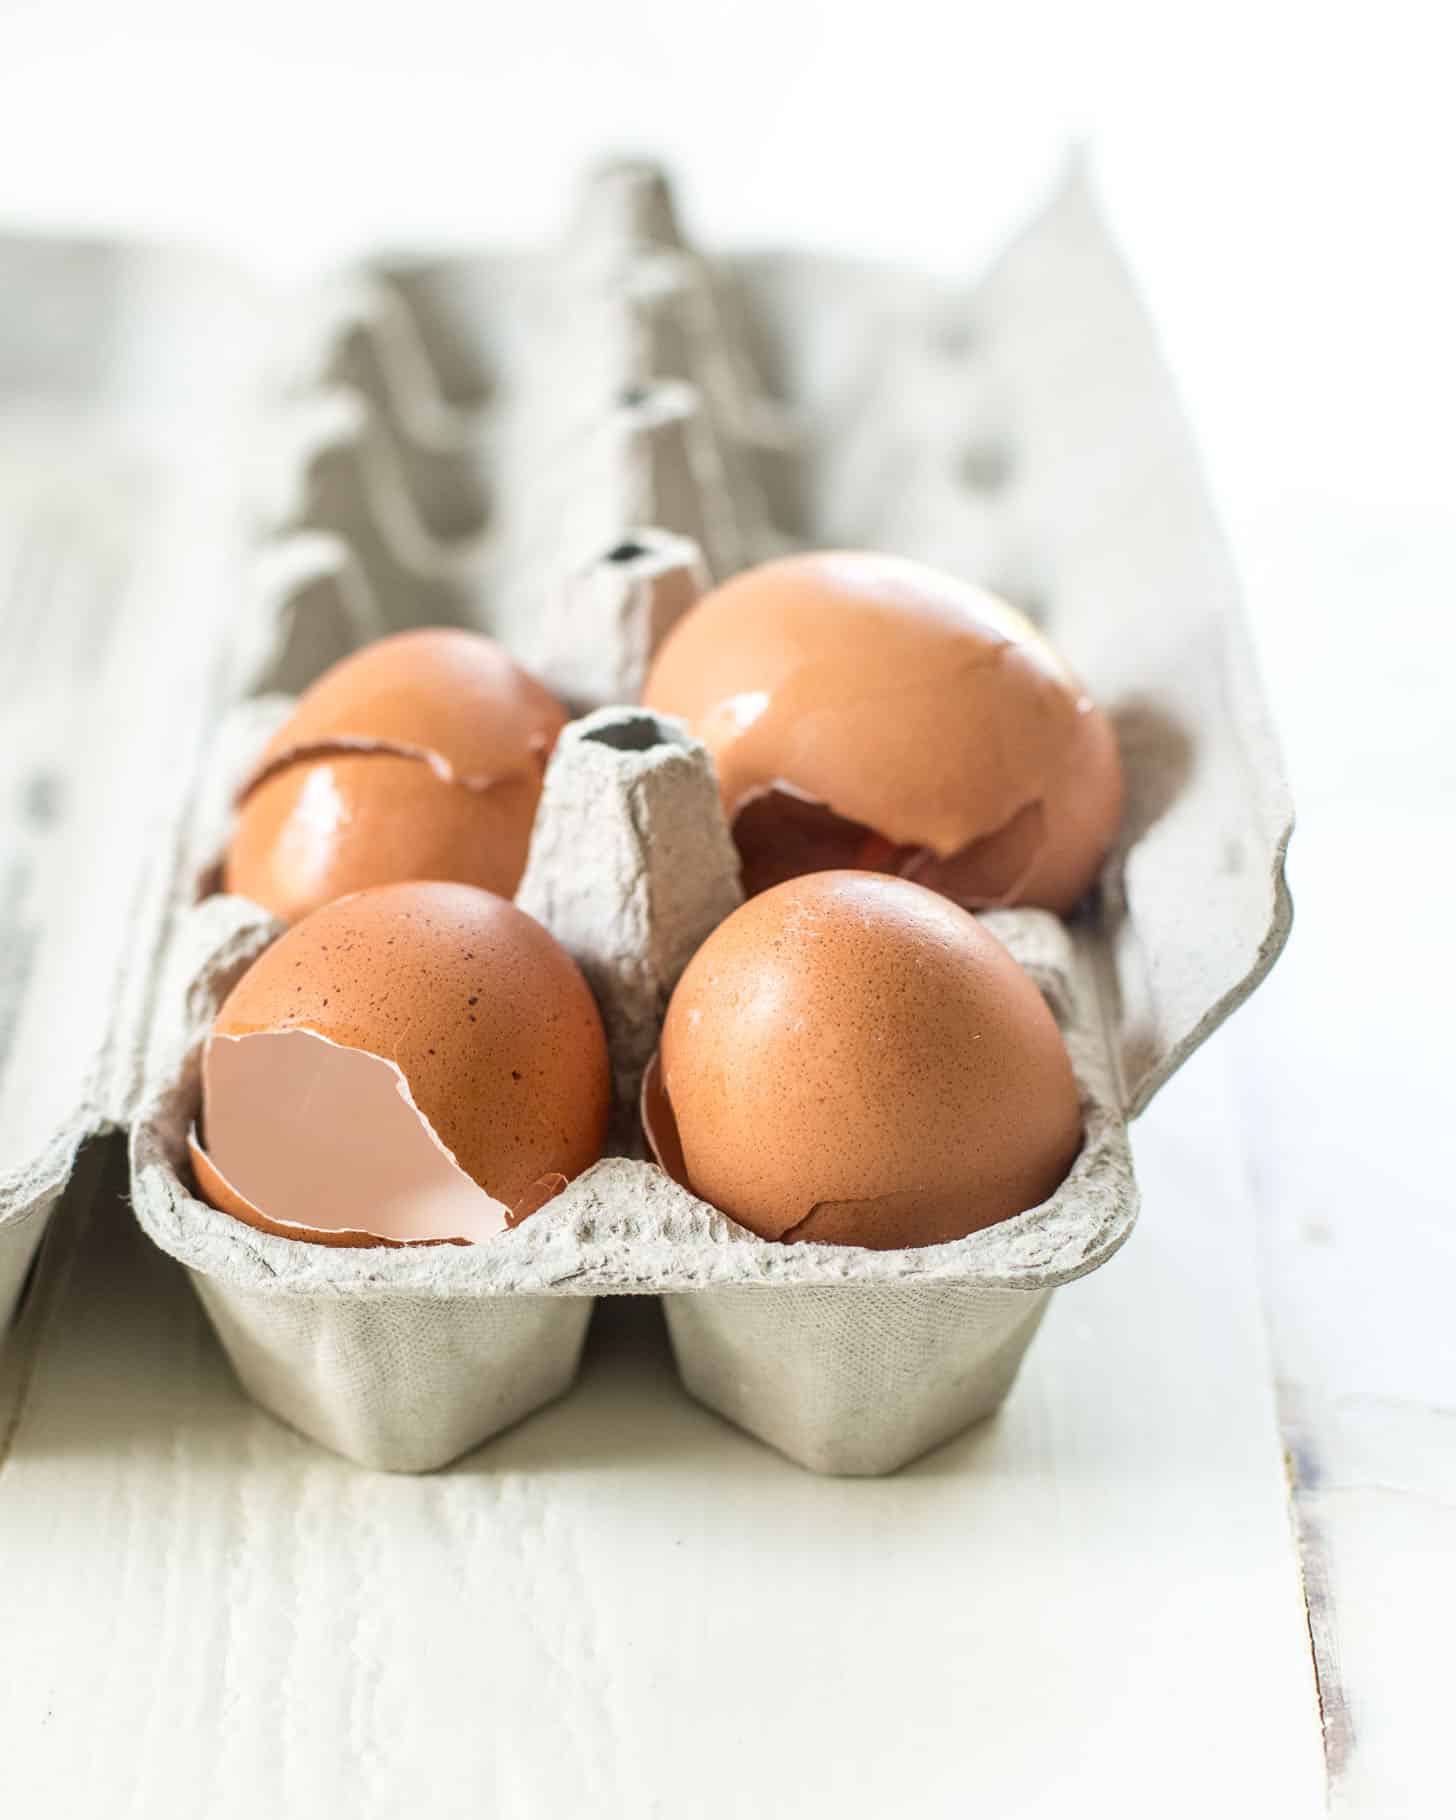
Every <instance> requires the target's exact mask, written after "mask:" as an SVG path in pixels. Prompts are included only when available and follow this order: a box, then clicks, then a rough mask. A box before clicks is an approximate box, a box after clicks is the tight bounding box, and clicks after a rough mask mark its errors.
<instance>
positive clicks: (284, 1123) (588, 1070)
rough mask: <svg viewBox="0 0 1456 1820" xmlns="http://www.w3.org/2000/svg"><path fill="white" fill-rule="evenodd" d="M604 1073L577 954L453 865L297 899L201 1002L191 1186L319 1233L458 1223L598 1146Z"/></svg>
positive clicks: (508, 1209) (362, 1241)
mask: <svg viewBox="0 0 1456 1820" xmlns="http://www.w3.org/2000/svg"><path fill="white" fill-rule="evenodd" d="M609 1098H610V1076H609V1069H608V1061H607V1048H606V1038H605V1035H604V1033H603V1030H602V1023H601V1018H600V1015H599V1014H598V1011H597V1008H596V1004H595V1001H594V1000H593V998H592V996H591V992H590V990H589V989H588V987H587V984H586V981H585V980H584V979H583V978H582V975H581V973H580V971H579V970H578V968H577V966H576V964H575V962H574V961H573V960H572V959H571V957H570V956H569V955H568V954H567V953H566V951H565V950H564V949H563V948H562V947H561V946H560V945H559V944H558V943H557V942H556V940H555V939H554V938H553V937H552V936H551V935H550V934H548V933H547V931H546V930H545V929H543V928H542V927H541V925H540V924H539V923H537V922H535V921H533V919H532V918H530V917H529V916H527V915H526V914H525V913H524V912H523V911H521V910H518V909H516V907H515V906H514V905H513V904H510V903H507V902H506V901H505V900H504V899H502V898H499V897H495V896H493V895H491V894H490V893H488V892H484V891H479V890H476V889H474V888H472V887H470V886H466V885H453V884H443V883H408V884H400V885H383V886H377V887H375V888H373V889H371V890H367V891H361V892H358V893H356V894H354V895H353V896H350V897H345V898H340V899H337V900H336V901H335V902H333V903H331V904H329V905H327V906H325V907H324V908H323V909H321V910H318V911H315V912H314V913H313V915H311V916H309V917H307V918H305V919H304V920H303V921H302V922H301V923H298V924H297V925H295V926H294V927H293V928H292V929H290V930H289V931H288V932H287V933H286V934H285V935H284V936H282V937H281V939H280V940H279V941H278V942H276V943H275V944H274V945H273V946H272V947H271V948H269V949H268V950H267V951H266V952H265V953H264V954H263V955H262V956H261V957H260V958H259V959H258V960H257V961H256V962H255V963H254V965H253V966H252V967H251V968H250V969H249V970H248V972H247V973H246V974H245V975H244V976H243V978H242V979H241V980H240V981H239V982H238V984H237V986H235V987H234V989H233V991H232V992H231V993H230V994H229V996H228V998H227V999H226V1000H225V1001H224V1003H223V1005H222V1008H221V1010H220V1011H219V1012H218V1015H217V1018H216V1021H215V1022H214V1025H213V1028H212V1031H211V1033H210V1035H209V1038H208V1042H207V1047H206V1050H205V1052H204V1056H203V1131H202V1135H201V1136H200V1137H199V1136H198V1135H197V1134H196V1133H194V1134H193V1135H192V1139H191V1150H192V1164H193V1170H194V1173H195V1175H196V1179H197V1183H198V1187H199V1189H200V1191H201V1193H202V1196H203V1198H204V1199H205V1200H207V1201H209V1202H210V1203H211V1204H212V1205H213V1206H215V1207H217V1208H219V1209H220V1210H221V1211H223V1212H225V1213H230V1214H232V1215H233V1216H234V1217H236V1218H238V1219H242V1220H245V1221H246V1222H247V1223H248V1224H250V1225H253V1226H257V1227H260V1228H262V1229H263V1230H265V1231H269V1232H276V1233H281V1234H283V1235H285V1236H288V1237H293V1238H304V1239H310V1240H313V1241H315V1242H317V1243H321V1244H332V1245H402V1244H439V1243H444V1242H455V1243H465V1244H468V1243H472V1242H475V1241H477V1240H480V1239H484V1238H489V1237H491V1236H492V1235H494V1234H496V1233H499V1232H501V1231H503V1230H504V1229H505V1228H506V1227H507V1226H512V1225H517V1224H519V1222H520V1221H521V1220H522V1219H524V1218H526V1217H527V1216H528V1215H529V1214H531V1213H534V1212H535V1211H536V1210H537V1209H538V1208H539V1207H541V1206H544V1205H545V1203H546V1202H547V1201H549V1200H551V1199H552V1198H553V1197H554V1196H555V1195H556V1194H558V1193H560V1191H561V1190H562V1189H563V1188H564V1187H565V1186H566V1184H567V1182H568V1181H570V1180H571V1179H572V1178H573V1177H574V1176H576V1175H579V1174H580V1173H581V1171H582V1170H583V1169H585V1168H587V1167H589V1166H590V1164H592V1163H593V1162H595V1161H596V1160H597V1158H598V1157H599V1156H600V1155H601V1152H602V1148H603V1145H604V1143H605V1141H606V1128H607V1111H608V1103H609Z"/></svg>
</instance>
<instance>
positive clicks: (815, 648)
mask: <svg viewBox="0 0 1456 1820" xmlns="http://www.w3.org/2000/svg"><path fill="white" fill-rule="evenodd" d="M643 700H644V702H645V703H646V705H647V706H648V707H650V708H653V709H655V710H656V711H658V712H660V713H666V714H675V715H679V716H681V717H682V718H683V719H685V720H686V721H687V722H688V724H689V726H690V727H691V728H692V730H693V732H694V733H696V735H697V736H698V738H700V739H701V740H703V742H704V743H705V744H706V745H707V746H708V748H709V750H710V751H711V752H712V753H713V756H714V758H715V760H716V762H717V765H718V772H719V778H720V782H721V786H722V792H723V802H724V807H725V809H726V811H727V813H728V816H729V818H730V821H732V822H733V823H734V833H735V837H736V838H737V839H738V842H739V846H740V851H741V853H742V855H743V859H744V873H745V885H746V888H748V889H749V890H754V889H763V888H766V887H767V886H768V885H770V884H773V883H775V882H778V881H779V880H781V879H783V878H785V877H793V876H797V875H798V874H800V873H801V872H804V871H808V870H811V869H814V868H815V867H819V866H825V865H835V864H837V865H840V866H845V865H851V866H855V867H863V868H869V869H873V870H876V871H885V872H896V873H900V874H901V875H903V876H908V877H914V878H917V879H919V880H921V881H922V882H923V883H925V884H927V885H929V886H932V887H933V888H935V889H937V890H939V891H942V892H944V893H946V894H947V895H949V896H952V897H954V898H955V899H956V900H957V901H958V902H962V903H966V904H970V905H974V906H977V907H981V906H986V905H990V904H1010V903H1026V904H1039V905H1042V906H1044V907H1045V908H1047V909H1051V910H1057V911H1060V912H1063V913H1065V912H1068V911H1070V910H1071V909H1072V908H1073V907H1074V906H1075V904H1076V903H1077V901H1078V900H1079V899H1080V898H1081V897H1082V895H1083V894H1084V893H1085V892H1086V890H1087V889H1088V887H1089V886H1090V885H1091V884H1092V883H1093V881H1094V880H1095V878H1096V875H1097V870H1098V867H1099V866H1100V864H1101V862H1102V859H1103V857H1104V856H1105V854H1106V853H1107V850H1108V848H1109V847H1110V845H1111V843H1112V840H1113V838H1114V836H1115V835H1116V832H1117V826H1118V822H1119V820H1120V818H1121V814H1122V774H1121V767H1120V764H1119V760H1118V754H1117V743H1116V739H1115V737H1114V735H1113V732H1112V728H1111V726H1110V725H1109V723H1108V721H1107V720H1106V718H1105V717H1104V716H1103V715H1102V714H1101V713H1100V711H1099V710H1098V709H1097V708H1096V707H1095V706H1094V705H1093V703H1092V702H1091V700H1090V699H1089V698H1088V696H1087V695H1086V694H1085V692H1084V691H1083V690H1082V688H1081V686H1080V684H1079V683H1078V682H1077V680H1076V678H1075V677H1074V676H1073V675H1072V674H1071V672H1070V671H1069V670H1068V669H1067V667H1066V665H1065V664H1064V663H1063V661H1062V659H1061V658H1060V657H1059V656H1058V654H1057V653H1056V652H1055V650H1054V649H1053V648H1052V646H1051V645H1050V644H1049V643H1048V642H1047V641H1046V639H1044V638H1043V637H1042V636H1041V634H1040V633H1039V632H1038V631H1037V630H1036V628H1035V627H1034V626H1033V625H1032V624H1031V622H1030V621H1029V620H1027V619H1026V618H1025V617H1024V615H1022V614H1020V613H1018V612H1017V611H1016V610H1015V609H1014V608H1013V607H1010V606H1008V605H1006V603H1005V602H1003V601H1000V600H997V599H996V598H995V597H994V596H993V595H990V594H988V593H986V592H985V591H984V590H983V589H980V588H977V587H974V586H972V585H971V584H970V583H968V582H964V581H961V580H959V579H957V578H955V577H953V576H949V575H943V574H941V573H939V572H937V571H936V570H934V569H930V568H927V567H925V566H924V565H922V564H919V563H913V562H909V561H906V560H904V559H902V558H899V557H891V556H877V555H872V554H869V553H865V552H854V551H829V552H820V553H817V554H813V555H807V556H792V557H786V558H782V559H780V560H778V561H775V562H770V563H765V564H763V565H762V566H761V567H759V568H756V569H751V570H748V571H747V572H746V573H744V574H742V575H739V576H737V577H735V578H734V579H733V580H731V581H729V582H727V583H726V584H725V585H724V586H722V587H720V588H717V589H715V590H714V591H713V592H712V593H711V594H708V595H706V596H705V597H704V598H703V599H702V600H701V601H699V602H698V604H697V605H696V606H695V607H694V608H693V609H692V610H691V611H690V612H689V613H687V614H686V615H685V616H684V617H683V618H682V619H681V620H680V621H679V622H678V624H677V625H676V626H675V627H674V629H673V631H672V632H671V633H670V634H669V636H668V638H667V639H666V641H665V642H664V644H663V646H662V649H661V650H660V651H659V652H658V654H657V657H656V659H655V660H654V662H653V665H652V668H651V671H650V673H649V675H648V678H647V685H646V688H645V690H644V692H643Z"/></svg>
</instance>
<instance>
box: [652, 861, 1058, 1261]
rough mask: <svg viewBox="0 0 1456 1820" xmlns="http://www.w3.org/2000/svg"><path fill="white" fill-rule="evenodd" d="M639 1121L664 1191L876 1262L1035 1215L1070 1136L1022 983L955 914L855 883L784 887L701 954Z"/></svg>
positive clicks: (868, 879)
mask: <svg viewBox="0 0 1456 1820" xmlns="http://www.w3.org/2000/svg"><path fill="white" fill-rule="evenodd" d="M644 1123H645V1124H646V1126H647V1129H648V1131H649V1135H650V1137H651V1138H652V1141H653V1148H654V1150H655V1152H656V1154H657V1156H658V1160H659V1162H661V1163H662V1164H663V1166H664V1167H665V1168H667V1169H668V1171H669V1173H671V1174H674V1175H676V1176H677V1177H678V1179H679V1180H681V1181H682V1182H683V1184H684V1186H686V1187H688V1188H690V1189H691V1190H692V1191H693V1192H694V1193H696V1194H697V1195H699V1196H700V1197H701V1198H702V1199H703V1200H705V1201H708V1202H709V1203H710V1204H711V1205H713V1206H715V1207H718V1208H720V1209H721V1210H722V1211H723V1212H724V1213H727V1214H729V1215H731V1217H732V1218H734V1219H735V1220H737V1221H738V1222H739V1223H740V1224H741V1225H744V1226H746V1227H748V1228H749V1229H750V1230H751V1231H753V1232H756V1233H758V1234H759V1235H760V1236H761V1237H763V1238H767V1239H785V1240H806V1239H812V1240H818V1241H821V1242H824V1243H831V1244H851V1245H863V1246H868V1247H870V1248H872V1249H876V1250H888V1249H896V1248H899V1247H901V1246H919V1245H933V1244H939V1243H942V1242H944V1241H947V1240H950V1239H955V1238H960V1237H963V1236H964V1235H965V1234H966V1233H968V1232H973V1231H976V1230H978V1229H979V1228H981V1227H983V1226H989V1225H991V1224H993V1223H994V1222H995V1221H997V1220H1002V1219H1006V1218H1009V1217H1010V1216H1011V1215H1012V1214H1016V1213H1020V1212H1022V1211H1024V1210H1025V1209H1026V1208H1029V1207H1034V1206H1037V1205H1039V1204H1040V1203H1041V1202H1042V1201H1044V1200H1045V1199H1046V1198H1047V1197H1048V1196H1049V1195H1050V1194H1051V1193H1052V1192H1053V1191H1054V1190H1055V1189H1056V1187H1057V1186H1058V1184H1059V1183H1060V1182H1061V1181H1062V1179H1063V1177H1064V1176H1065V1175H1066V1173H1067V1171H1068V1169H1069V1168H1070V1167H1071V1165H1072V1162H1073V1161H1074V1159H1075V1157H1076V1155H1077V1151H1078V1149H1079V1147H1080V1144H1081V1131H1082V1125H1081V1113H1080V1107H1079V1103H1078V1093H1077V1085H1076V1081H1075V1079H1074V1077H1073V1074H1072V1067H1071V1062H1070V1060H1069V1059H1068V1056H1067V1051H1066V1047H1065V1045H1064V1043H1063V1041H1062V1037H1061V1033H1060V1031H1059V1030H1058V1029H1057V1027H1056V1023H1055V1020H1054V1019H1053V1017H1052V1015H1051V1012H1050V1011H1049V1010H1048V1009H1047V1006H1046V1003H1045V1001H1044V1000H1043V999H1042V997H1041V995H1040V993H1039V992H1038V991H1037V989H1036V987H1035V986H1034V985H1033V983H1032V981H1031V980H1030V978H1029V977H1028V976H1027V975H1026V974H1025V973H1024V972H1023V971H1022V969H1021V968H1020V967H1019V966H1018V965H1017V964H1016V962H1015V961H1014V960H1013V959H1012V958H1011V956H1010V955H1009V954H1008V953H1007V952H1006V950H1005V949H1004V948H1003V947H1002V946H1001V944H1000V943H999V942H998V941H996V939H995V938H994V937H993V936H992V935H990V934H989V933H988V932H987V931H986V930H985V929H983V928H982V927H981V925H980V924H979V923H977V922H976V920H975V918H974V917H973V916H971V915H970V914H969V913H968V912H966V911H964V910H962V909H961V908H960V907H959V906H957V905H955V904H952V903H950V902H949V901H947V900H946V899H945V898H944V897H942V896H940V895H938V894H936V893H934V892H931V891H928V890H926V889H925V888H924V887H922V886H919V885H916V884H912V883H910V882H908V881H905V880H901V879H892V878H885V877H881V876H877V875H875V874H871V873H864V872H820V873H815V874H812V875H810V876H808V877H805V878H801V879H795V880H792V881H790V882H788V883H786V884H782V885H779V886H776V887H774V888H773V889H772V890H769V891H766V892H764V893H763V894H762V895H760V896H758V897H755V898H752V899H750V900H749V901H748V902H747V903H746V904H745V905H744V906H743V907H742V909H740V910H737V911H735V912H734V914H733V915H732V916H730V917H729V918H728V919H727V921H726V922H724V923H722V924H721V925H720V926H719V928H718V929H717V930H716V931H715V932H714V933H713V935H712V936H711V937H709V939H708V941H707V942H705V943H704V945H703V947H702V948H701V949H699V951H698V953H697V954H696V955H695V956H694V957H693V960H692V962H691V963H690V964H689V966H688V969H687V971H686V972H685V973H684V975H683V977H682V979H681V981H680V982H679V984H678V987H677V989H676V991H675V992H674V993H673V996H672V1001H671V1003H670V1005H669V1007H668V1013H667V1019H666V1022H665V1024H664V1027H663V1032H662V1042H661V1047H660V1049H659V1053H658V1058H657V1064H656V1066H655V1068H654V1069H653V1071H652V1072H651V1075H650V1077H649V1081H648V1085H647V1087H646V1089H645V1092H644ZM664 1127H666V1129H665V1131H664Z"/></svg>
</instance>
